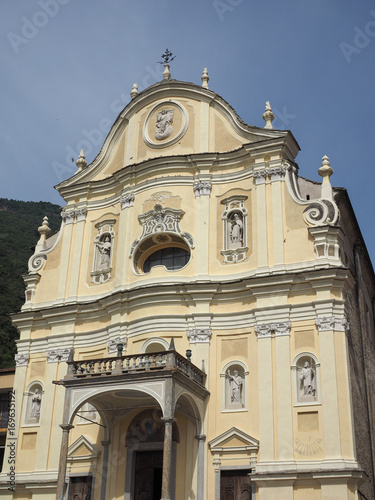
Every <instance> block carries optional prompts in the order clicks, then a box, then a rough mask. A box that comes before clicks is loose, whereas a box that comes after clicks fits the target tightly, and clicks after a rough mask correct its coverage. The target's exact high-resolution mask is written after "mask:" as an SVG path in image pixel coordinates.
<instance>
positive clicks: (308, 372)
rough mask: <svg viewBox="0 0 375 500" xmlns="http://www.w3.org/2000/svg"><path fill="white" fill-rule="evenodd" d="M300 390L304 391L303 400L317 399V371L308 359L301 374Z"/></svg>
mask: <svg viewBox="0 0 375 500" xmlns="http://www.w3.org/2000/svg"><path fill="white" fill-rule="evenodd" d="M299 380H300V390H301V391H303V395H302V396H301V401H315V372H314V369H313V368H312V367H310V364H309V362H308V361H305V363H304V365H303V368H302V370H301V374H300V376H299Z"/></svg>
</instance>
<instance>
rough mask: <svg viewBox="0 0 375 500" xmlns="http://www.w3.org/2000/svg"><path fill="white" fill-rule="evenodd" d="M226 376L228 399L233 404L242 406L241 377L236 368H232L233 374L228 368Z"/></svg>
mask: <svg viewBox="0 0 375 500" xmlns="http://www.w3.org/2000/svg"><path fill="white" fill-rule="evenodd" d="M228 378H229V381H230V390H231V395H230V401H231V403H232V404H233V405H234V406H238V407H240V408H241V407H242V377H241V376H240V375H239V374H238V371H237V370H234V372H233V375H231V373H230V370H229V369H228Z"/></svg>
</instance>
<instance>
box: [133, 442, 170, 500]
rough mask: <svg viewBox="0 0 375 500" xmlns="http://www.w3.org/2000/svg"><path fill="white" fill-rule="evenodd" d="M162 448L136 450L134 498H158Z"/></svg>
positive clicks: (141, 499)
mask: <svg viewBox="0 0 375 500" xmlns="http://www.w3.org/2000/svg"><path fill="white" fill-rule="evenodd" d="M162 472H163V450H153V451H137V452H136V456H135V484H134V500H160V498H161V484H162Z"/></svg>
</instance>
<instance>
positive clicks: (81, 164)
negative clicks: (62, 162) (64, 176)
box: [76, 149, 87, 172]
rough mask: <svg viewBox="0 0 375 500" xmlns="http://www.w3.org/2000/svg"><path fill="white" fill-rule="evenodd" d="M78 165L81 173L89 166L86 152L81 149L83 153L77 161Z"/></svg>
mask: <svg viewBox="0 0 375 500" xmlns="http://www.w3.org/2000/svg"><path fill="white" fill-rule="evenodd" d="M76 165H77V167H78V172H81V170H83V169H84V168H86V166H87V161H86V159H85V152H84V151H83V149H81V152H80V153H79V157H78V160H77V161H76Z"/></svg>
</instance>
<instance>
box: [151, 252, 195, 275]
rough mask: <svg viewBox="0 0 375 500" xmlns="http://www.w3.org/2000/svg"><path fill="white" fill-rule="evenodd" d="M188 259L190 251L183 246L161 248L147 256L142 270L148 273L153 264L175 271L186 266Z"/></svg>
mask: <svg viewBox="0 0 375 500" xmlns="http://www.w3.org/2000/svg"><path fill="white" fill-rule="evenodd" d="M189 259H190V253H189V252H187V251H186V250H184V249H183V248H178V247H167V248H162V249H160V250H157V251H156V252H154V253H152V254H151V255H149V256H148V257H147V259H146V260H145V262H144V264H143V272H144V273H148V272H150V271H151V269H152V268H153V267H155V266H164V267H166V269H168V270H169V271H176V270H177V269H181V268H183V267H184V266H186V264H187V263H188V262H189Z"/></svg>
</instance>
